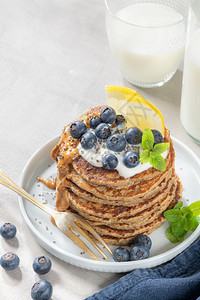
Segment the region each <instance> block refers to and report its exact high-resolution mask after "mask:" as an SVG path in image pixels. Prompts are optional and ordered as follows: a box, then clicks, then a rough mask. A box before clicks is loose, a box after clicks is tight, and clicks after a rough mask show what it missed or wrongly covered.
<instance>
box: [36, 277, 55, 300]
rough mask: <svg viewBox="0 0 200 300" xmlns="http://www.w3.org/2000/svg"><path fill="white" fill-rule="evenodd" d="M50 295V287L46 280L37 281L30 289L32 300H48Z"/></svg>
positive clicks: (51, 289)
mask: <svg viewBox="0 0 200 300" xmlns="http://www.w3.org/2000/svg"><path fill="white" fill-rule="evenodd" d="M52 293H53V288H52V285H51V283H50V282H49V281H47V280H39V281H37V282H36V283H34V285H33V286H32V289H31V297H32V299H33V300H50V299H51V296H52Z"/></svg>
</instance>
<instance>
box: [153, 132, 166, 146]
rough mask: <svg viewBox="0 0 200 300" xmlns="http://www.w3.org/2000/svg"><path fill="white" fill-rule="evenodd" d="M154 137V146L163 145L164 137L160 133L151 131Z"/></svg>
mask: <svg viewBox="0 0 200 300" xmlns="http://www.w3.org/2000/svg"><path fill="white" fill-rule="evenodd" d="M151 131H152V133H153V136H154V145H155V144H159V143H163V136H162V134H161V133H160V131H158V130H156V129H153V130H151Z"/></svg>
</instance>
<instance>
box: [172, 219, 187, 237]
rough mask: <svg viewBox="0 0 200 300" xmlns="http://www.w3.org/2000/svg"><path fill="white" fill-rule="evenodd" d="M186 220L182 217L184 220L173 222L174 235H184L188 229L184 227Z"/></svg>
mask: <svg viewBox="0 0 200 300" xmlns="http://www.w3.org/2000/svg"><path fill="white" fill-rule="evenodd" d="M184 224H185V220H184V219H183V218H182V220H180V221H178V222H175V223H172V225H171V230H172V233H173V235H175V236H176V237H177V238H179V237H181V236H184V235H185V234H186V233H187V231H186V230H185V229H184Z"/></svg>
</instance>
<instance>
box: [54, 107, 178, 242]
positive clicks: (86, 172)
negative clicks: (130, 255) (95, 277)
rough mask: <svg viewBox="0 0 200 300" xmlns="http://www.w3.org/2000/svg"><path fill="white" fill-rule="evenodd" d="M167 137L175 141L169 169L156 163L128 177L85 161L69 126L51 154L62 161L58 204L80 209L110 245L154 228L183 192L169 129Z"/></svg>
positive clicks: (58, 180) (128, 239) (80, 212)
mask: <svg viewBox="0 0 200 300" xmlns="http://www.w3.org/2000/svg"><path fill="white" fill-rule="evenodd" d="M100 109H101V107H100V106H99V107H95V108H93V109H90V110H88V111H87V112H86V113H85V114H84V116H87V119H86V121H85V122H86V124H87V121H88V120H90V118H91V117H92V116H93V115H94V113H95V114H96V113H99V111H100ZM79 120H80V119H79ZM69 141H70V142H69ZM164 142H170V148H169V149H168V155H167V157H166V171H164V172H160V171H158V170H156V169H154V168H153V167H151V168H149V169H147V170H146V171H143V172H141V173H138V174H136V175H134V176H132V177H130V178H124V177H122V176H120V175H119V173H118V172H117V171H116V170H112V171H111V170H106V169H104V168H100V167H95V166H92V165H91V164H89V163H88V162H87V161H85V160H84V159H83V158H82V157H81V156H80V155H79V153H78V152H77V151H76V150H77V148H76V147H77V141H74V139H72V138H70V136H69V134H68V126H66V127H65V129H64V130H63V133H62V135H61V138H60V141H59V144H58V145H57V146H56V147H55V148H54V149H53V151H52V158H53V159H54V160H56V161H57V163H58V174H57V181H56V187H57V188H56V190H57V191H56V196H57V201H56V206H57V210H59V211H66V210H69V209H71V210H73V211H75V212H77V213H78V214H79V215H81V216H83V217H84V218H85V219H86V220H87V221H88V222H89V223H90V224H91V225H92V227H93V228H94V229H95V230H96V231H97V232H98V233H99V234H100V235H101V236H102V237H103V239H104V240H105V241H106V242H107V243H108V244H110V245H127V244H129V243H131V241H132V240H133V239H134V238H135V237H136V236H137V235H139V234H149V233H151V232H153V231H154V230H155V229H157V228H159V227H160V226H161V225H162V224H163V222H165V218H164V217H163V212H164V211H165V210H166V209H169V208H172V207H173V206H174V205H175V204H176V203H177V202H178V201H180V199H181V193H182V186H181V182H180V180H179V178H178V176H177V175H176V173H175V169H174V161H175V152H174V149H173V143H172V140H171V138H170V133H169V130H167V129H166V130H165V137H164ZM69 153H73V154H74V155H71V156H70V155H69ZM66 157H67V159H65V158H66Z"/></svg>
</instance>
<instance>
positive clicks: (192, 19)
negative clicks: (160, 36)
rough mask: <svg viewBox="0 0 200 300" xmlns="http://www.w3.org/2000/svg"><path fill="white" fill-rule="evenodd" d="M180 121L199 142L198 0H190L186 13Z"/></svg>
mask: <svg viewBox="0 0 200 300" xmlns="http://www.w3.org/2000/svg"><path fill="white" fill-rule="evenodd" d="M181 122H182V124H183V127H184V128H185V130H186V132H187V133H188V134H189V135H190V136H191V137H192V138H193V139H194V141H195V142H197V143H198V144H200V0H192V1H191V6H190V9H189V15H188V29H187V38H186V49H185V60H184V70H183V86H182V96H181Z"/></svg>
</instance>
